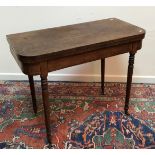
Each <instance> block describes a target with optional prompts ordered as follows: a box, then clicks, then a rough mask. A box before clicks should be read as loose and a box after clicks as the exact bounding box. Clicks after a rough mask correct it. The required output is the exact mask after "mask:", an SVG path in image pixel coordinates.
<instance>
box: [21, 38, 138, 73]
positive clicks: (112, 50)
mask: <svg viewBox="0 0 155 155" xmlns="http://www.w3.org/2000/svg"><path fill="white" fill-rule="evenodd" d="M140 48H141V41H139V42H134V43H128V44H122V45H116V46H112V47H108V48H104V49H100V50H96V51H90V52H86V53H82V54H78V55H71V56H66V57H63V58H57V59H53V60H47V61H44V62H38V63H27V64H22V71H23V73H25V74H28V75H41V74H42V71H41V66H42V65H43V64H44V66H47V67H45V70H46V72H47V73H48V72H52V71H56V70H59V69H64V68H66V67H71V66H75V65H79V64H83V63H87V62H91V61H95V60H99V59H102V58H107V57H112V56H116V55H120V54H123V53H128V52H136V51H137V50H138V49H140Z"/></svg>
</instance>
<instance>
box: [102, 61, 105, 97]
mask: <svg viewBox="0 0 155 155" xmlns="http://www.w3.org/2000/svg"><path fill="white" fill-rule="evenodd" d="M104 79H105V59H101V91H102V95H104Z"/></svg>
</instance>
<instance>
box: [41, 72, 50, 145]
mask: <svg viewBox="0 0 155 155" xmlns="http://www.w3.org/2000/svg"><path fill="white" fill-rule="evenodd" d="M40 77H41V87H42V98H43V106H44V116H45V125H46V134H47V141H48V144H49V147H50V146H51V145H52V144H51V128H50V124H51V123H50V106H49V101H48V100H49V94H48V82H47V75H40Z"/></svg>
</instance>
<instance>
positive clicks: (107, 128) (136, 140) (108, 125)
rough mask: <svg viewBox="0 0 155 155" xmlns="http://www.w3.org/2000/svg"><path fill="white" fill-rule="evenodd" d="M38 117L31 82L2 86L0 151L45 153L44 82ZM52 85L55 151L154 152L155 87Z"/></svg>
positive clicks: (52, 131) (6, 82) (86, 84)
mask: <svg viewBox="0 0 155 155" xmlns="http://www.w3.org/2000/svg"><path fill="white" fill-rule="evenodd" d="M35 86H36V95H37V105H38V114H37V115H34V113H33V109H32V102H31V96H30V90H29V83H28V82H27V81H16V82H15V81H1V82H0V148H1V149H3V148H6V149H9V148H15V149H25V148H47V140H46V130H45V125H44V117H43V106H42V97H41V87H40V82H36V83H35ZM125 88H126V85H125V84H124V83H105V95H104V96H103V95H101V90H100V83H82V82H81V83H80V82H74V83H73V82H49V93H50V100H49V101H50V104H51V107H50V108H51V120H52V122H54V123H53V124H51V128H52V130H51V134H52V137H53V138H52V142H53V144H52V145H53V148H67V149H69V148H70V149H71V148H79V149H82V148H96V149H97V148H99V149H108V148H137V149H139V148H155V85H153V84H132V90H131V99H130V114H131V115H130V116H129V117H127V116H126V115H124V111H123V108H124V99H125Z"/></svg>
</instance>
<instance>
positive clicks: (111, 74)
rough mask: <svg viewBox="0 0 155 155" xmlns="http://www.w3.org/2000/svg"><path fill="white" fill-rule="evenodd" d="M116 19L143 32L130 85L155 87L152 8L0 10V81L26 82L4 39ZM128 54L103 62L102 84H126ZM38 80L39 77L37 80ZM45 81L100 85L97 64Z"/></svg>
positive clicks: (154, 9)
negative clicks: (61, 27)
mask: <svg viewBox="0 0 155 155" xmlns="http://www.w3.org/2000/svg"><path fill="white" fill-rule="evenodd" d="M109 17H117V18H120V19H122V20H126V21H128V22H130V23H133V24H135V25H137V26H140V27H142V28H144V29H145V30H146V37H145V40H144V41H143V48H142V50H140V51H139V52H138V53H137V54H136V57H135V68H134V76H133V82H139V83H140V82H147V83H155V7H0V80H7V79H9V80H20V79H22V80H27V76H25V75H24V74H22V72H21V71H20V69H19V67H18V66H17V64H16V62H15V60H14V59H13V57H12V55H11V54H10V51H9V46H8V43H7V41H6V38H5V35H6V34H10V33H17V32H24V31H31V30H37V29H42V28H49V27H56V26H62V25H68V24H74V23H80V22H86V21H93V20H99V19H104V18H109ZM127 64H128V54H124V55H120V56H115V57H111V58H107V59H106V81H120V82H123V81H126V73H127ZM37 78H39V77H37ZM48 79H49V80H56V81H57V80H62V81H100V61H95V62H91V63H86V64H83V65H79V66H75V67H70V68H67V69H63V70H59V71H55V72H53V73H52V74H51V73H50V74H49V78H48Z"/></svg>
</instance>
